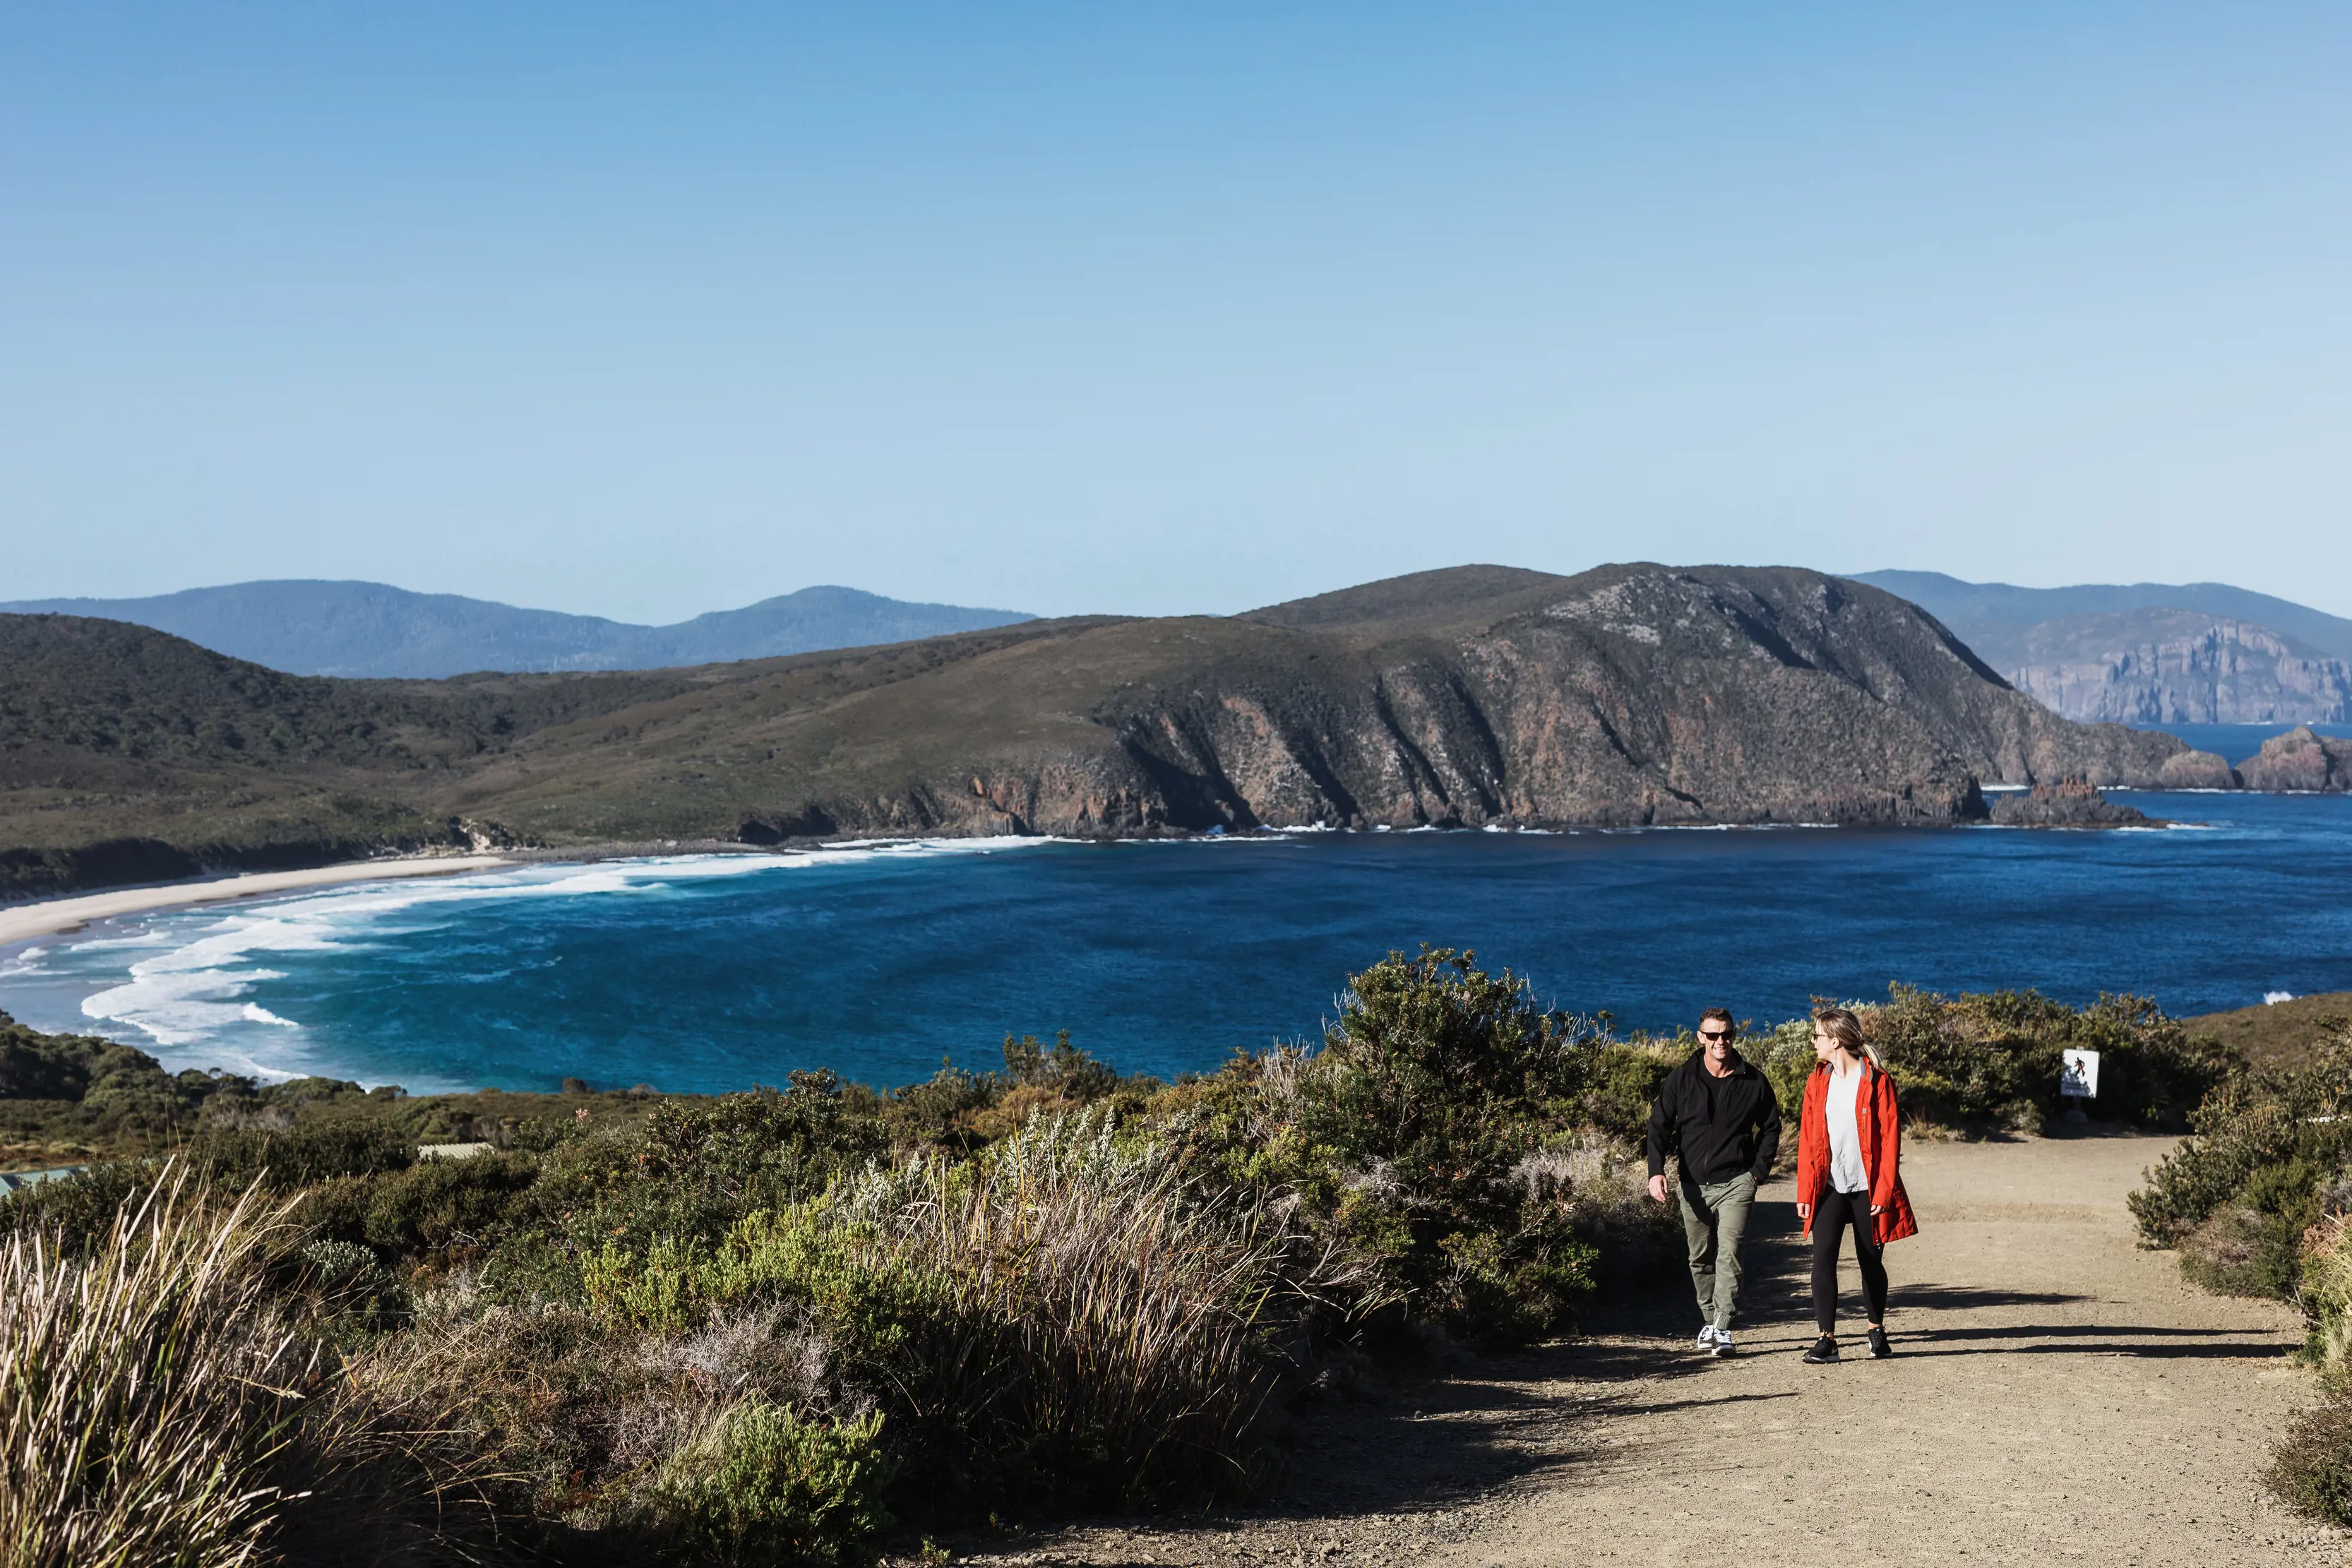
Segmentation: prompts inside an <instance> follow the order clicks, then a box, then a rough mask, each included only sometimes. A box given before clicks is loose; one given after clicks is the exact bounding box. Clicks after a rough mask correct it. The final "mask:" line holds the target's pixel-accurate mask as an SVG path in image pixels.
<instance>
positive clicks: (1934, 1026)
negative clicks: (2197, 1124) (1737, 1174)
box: [1677, 985, 2240, 1135]
mask: <svg viewBox="0 0 2352 1568" xmlns="http://www.w3.org/2000/svg"><path fill="white" fill-rule="evenodd" d="M1849 1005H1851V1006H1853V1009H1854V1011H1855V1012H1856V1013H1857V1015H1859V1016H1860V1018H1861V1019H1862V1022H1863V1029H1864V1032H1865V1033H1866V1034H1867V1035H1868V1036H1869V1039H1870V1042H1871V1044H1872V1045H1874V1046H1875V1047H1876V1048H1877V1050H1878V1053H1879V1055H1880V1057H1881V1058H1882V1059H1883V1060H1884V1061H1885V1065H1886V1071H1888V1072H1889V1073H1890V1074H1891V1075H1892V1076H1893V1077H1894V1079H1895V1083H1896V1084H1897V1085H1898V1086H1899V1088H1900V1091H1901V1093H1902V1097H1903V1117H1904V1123H1905V1124H1906V1126H1907V1127H1909V1128H1911V1129H1912V1130H1913V1131H1914V1132H1915V1133H1924V1134H1929V1135H1934V1134H1983V1133H1987V1132H2001V1131H2012V1130H2024V1129H2029V1128H2039V1127H2041V1126H2042V1124H2044V1123H2045V1122H2047V1121H2049V1120H2050V1119H2051V1118H2052V1117H2053V1116H2056V1115H2057V1114H2058V1113H2060V1112H2061V1111H2062V1110H2063V1109H2064V1107H2063V1103H2062V1102H2061V1100H2060V1097H2059V1094H2058V1077H2059V1066H2060V1062H2061V1060H2062V1053H2063V1052H2064V1051H2069V1050H2084V1051H2098V1052H2099V1053H2100V1057H2099V1097H2098V1106H2097V1109H2098V1115H2099V1117H2100V1119H2101V1120H2102V1121H2112V1122H2125V1123H2129V1124H2136V1125H2138V1126H2143V1127H2150V1128H2178V1127H2181V1126H2185V1125H2186V1124H2188V1122H2189V1117H2190V1115H2191V1113H2193V1112H2194V1110H2195V1108H2196V1107H2197V1105H2198V1104H2199V1103H2200V1101H2201V1100H2202V1099H2203V1098H2204V1096H2205V1095H2206V1093H2207V1092H2209V1091H2210V1090H2211V1089H2212V1088H2213V1087H2214V1086H2215V1085H2216V1084H2218V1083H2221V1082H2223V1081H2224V1080H2225V1079H2226V1078H2227V1077H2228V1076H2229V1075H2230V1074H2231V1072H2232V1071H2235V1070H2236V1068H2237V1067H2238V1066H2239V1065H2240V1059H2239V1058H2238V1056H2237V1053H2236V1052H2234V1051H2231V1050H2229V1049H2228V1048H2227V1047H2224V1046H2221V1045H2220V1044H2217V1043H2216V1042H2215V1041H2213V1040H2210V1039H2205V1038H2202V1037H2200V1036H2199V1035H2195V1034H2192V1033H2190V1032H2189V1029H2188V1027H2187V1026H2186V1025H2185V1024H2183V1023H2181V1022H2180V1021H2179V1019H2171V1018H2168V1017H2166V1016H2165V1014H2164V1012H2163V1009H2160V1008H2158V1006H2157V1005H2156V1004H2155V1003H2154V1002H2152V1001H2149V1000H2147V999H2146V998H2140V997H2125V996H2108V997H2101V998H2099V999H2098V1000H2097V1001H2096V1002H2095V1003H2093V1004H2092V1005H2091V1006H2089V1007H2087V1008H2081V1009H2076V1008H2070V1007H2068V1006H2066V1005H2065V1004H2064V1003H2063V1002H2054V1001H2052V1000H2051V999H2050V998H2047V997H2044V996H2042V995H2041V994H2040V993H2039V992H2035V991H1988V992H1979V993H1970V994H1967V995H1962V996H1958V997H1946V996H1941V995H1938V994H1937V993H1936V992H1934V991H1924V990H1920V989H1917V988H1915V987H1911V986H1905V985H1895V986H1891V987H1889V988H1888V994H1887V999H1886V1000H1885V1002H1882V1003H1878V1004H1876V1005H1870V1004H1865V1003H1853V1004H1849ZM1686 1039H1687V1037H1686ZM1812 1039H1813V1029H1812V1024H1811V1020H1810V1019H1791V1020H1790V1021H1789V1022H1787V1023H1784V1024H1781V1025H1780V1027H1779V1028H1778V1029H1776V1030H1772V1031H1771V1032H1770V1033H1769V1034H1765V1035H1761V1036H1756V1037H1751V1039H1750V1040H1748V1043H1747V1044H1746V1045H1745V1046H1744V1047H1743V1048H1742V1049H1743V1050H1745V1051H1747V1052H1748V1055H1749V1056H1750V1057H1751V1058H1752V1059H1753V1060H1755V1061H1757V1062H1758V1063H1759V1065H1760V1066H1761V1067H1762V1068H1763V1069H1764V1071H1765V1073H1766V1075H1767V1076H1768V1077H1769V1078H1770V1079H1771V1080H1772V1085H1773V1089H1774V1091H1775V1092H1776V1093H1777V1094H1778V1095H1779V1097H1780V1111H1781V1114H1783V1115H1784V1116H1788V1117H1790V1118H1794V1117H1795V1116H1796V1115H1797V1114H1798V1113H1799V1112H1800V1111H1801V1109H1802V1105H1803V1098H1804V1089H1805V1080H1806V1078H1807V1077H1808V1076H1809V1075H1810V1074H1811V1072H1812V1070H1813V1061H1814V1058H1813V1044H1812ZM1695 1043H1696V1042H1695V1041H1689V1042H1687V1043H1686V1044H1685V1046H1684V1047H1683V1049H1684V1050H1685V1051H1687V1050H1688V1049H1689V1046H1690V1045H1691V1044H1695ZM1679 1054H1680V1053H1679V1052H1678V1053H1677V1060H1678V1059H1679Z"/></svg>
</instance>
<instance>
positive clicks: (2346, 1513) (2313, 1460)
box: [2268, 1398, 2352, 1525]
mask: <svg viewBox="0 0 2352 1568" xmlns="http://www.w3.org/2000/svg"><path fill="white" fill-rule="evenodd" d="M2268 1479H2269V1481H2270V1485H2271V1490H2273V1492H2275V1493H2277V1494H2278V1496H2279V1498H2280V1500H2283V1501H2284V1502H2285V1503H2286V1504H2287V1505H2288V1506H2289V1507H2292V1508H2294V1509H2298V1510H2300V1511H2303V1512H2305V1513H2307V1514H2310V1515H2311V1516H2312V1517H2314V1518H2315V1519H2323V1520H2326V1521H2327V1522H2328V1523H2330V1524H2338V1525H2352V1402H2347V1401H2346V1400H2344V1399H2341V1398H2337V1399H2330V1400H2328V1401H2327V1402H2326V1404H2323V1405H2321V1406H2318V1407H2316V1408H2315V1409H2311V1410H2305V1411H2304V1412H2302V1413H2301V1414H2300V1415H2298V1416H2295V1417H2294V1420H2293V1421H2292V1422H2291V1423H2290V1424H2289V1425H2288V1427H2287V1430H2286V1433H2285V1435H2284V1437H2281V1438H2280V1439H2279V1443H2278V1447H2277V1448H2275V1449H2274V1450H2273V1452H2272V1456H2271V1468H2270V1474H2269V1477H2268Z"/></svg>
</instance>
